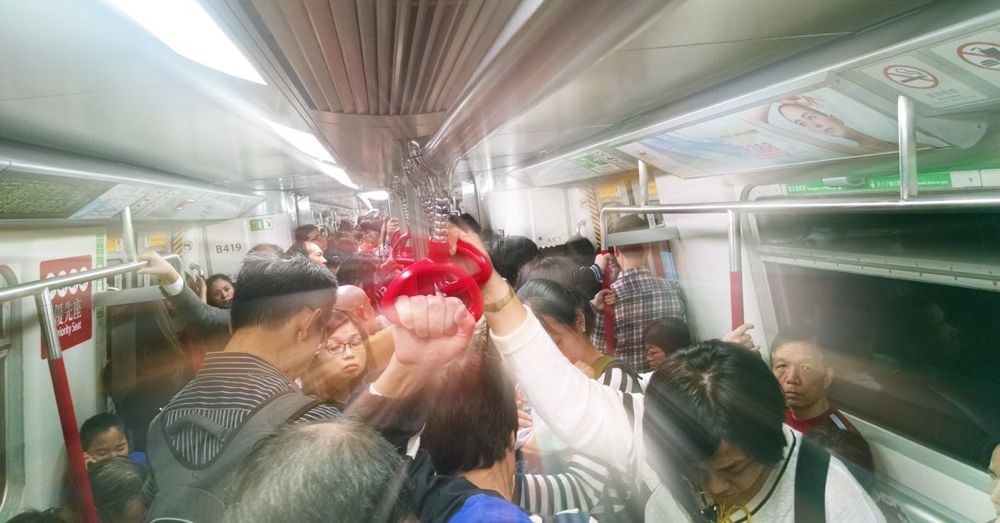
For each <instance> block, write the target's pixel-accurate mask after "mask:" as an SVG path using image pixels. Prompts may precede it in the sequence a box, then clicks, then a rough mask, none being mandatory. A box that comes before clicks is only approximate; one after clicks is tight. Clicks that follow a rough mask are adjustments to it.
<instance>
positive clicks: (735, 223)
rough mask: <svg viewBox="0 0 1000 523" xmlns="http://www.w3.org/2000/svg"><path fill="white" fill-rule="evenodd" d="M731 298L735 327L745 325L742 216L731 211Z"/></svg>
mask: <svg viewBox="0 0 1000 523" xmlns="http://www.w3.org/2000/svg"><path fill="white" fill-rule="evenodd" d="M728 214H729V300H730V303H731V309H730V310H731V311H732V321H733V329H736V328H737V327H739V326H740V325H743V321H744V318H743V255H742V252H741V236H740V216H739V215H738V214H736V213H735V212H733V211H729V212H728Z"/></svg>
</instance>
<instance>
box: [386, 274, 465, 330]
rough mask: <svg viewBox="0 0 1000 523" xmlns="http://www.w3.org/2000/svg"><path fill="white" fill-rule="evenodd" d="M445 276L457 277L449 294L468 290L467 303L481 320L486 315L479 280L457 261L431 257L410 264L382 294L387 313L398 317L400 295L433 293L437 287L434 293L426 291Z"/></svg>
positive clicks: (453, 278) (393, 317)
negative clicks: (457, 263) (396, 306)
mask: <svg viewBox="0 0 1000 523" xmlns="http://www.w3.org/2000/svg"><path fill="white" fill-rule="evenodd" d="M441 277H450V278H451V279H452V280H453V282H452V283H451V284H450V286H451V287H452V288H453V291H454V292H449V293H447V294H448V295H449V296H453V295H456V294H459V293H461V292H466V293H468V294H467V299H466V300H465V305H466V307H468V308H469V312H470V313H472V316H473V317H474V318H476V319H477V320H478V319H479V318H481V317H482V316H483V293H482V291H480V290H479V285H478V284H477V283H476V281H475V280H473V279H472V277H471V276H469V275H468V273H466V272H465V271H464V270H463V269H462V268H461V267H459V266H458V265H455V264H454V263H451V262H445V263H440V262H432V261H430V260H420V261H419V262H416V263H414V264H413V265H410V266H409V267H407V268H406V269H405V270H403V272H402V273H401V274H400V275H399V276H397V277H396V278H395V279H394V280H392V283H390V284H389V288H387V289H386V291H385V296H383V297H382V312H383V314H386V315H388V316H390V319H392V320H396V318H395V313H396V309H395V303H396V298H398V297H400V296H402V295H404V294H405V295H407V296H419V295H422V294H433V290H431V292H430V293H428V292H426V291H427V290H428V283H430V289H433V287H434V283H435V282H436V281H437V280H438V279H439V278H441Z"/></svg>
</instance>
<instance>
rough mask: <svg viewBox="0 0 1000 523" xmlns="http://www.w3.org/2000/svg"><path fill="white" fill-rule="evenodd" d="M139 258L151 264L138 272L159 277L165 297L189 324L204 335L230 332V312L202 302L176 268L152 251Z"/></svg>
mask: <svg viewBox="0 0 1000 523" xmlns="http://www.w3.org/2000/svg"><path fill="white" fill-rule="evenodd" d="M139 259H140V260H143V261H147V262H149V266H148V267H146V268H145V269H142V270H140V271H139V272H140V273H142V274H151V275H153V276H157V277H159V278H160V287H161V288H162V289H163V294H164V295H165V296H166V297H167V300H168V301H169V302H170V303H171V304H172V305H173V306H174V307H175V308H176V309H177V312H178V313H179V314H180V315H181V316H182V317H183V318H184V320H185V321H186V322H188V323H189V324H191V325H192V326H194V327H195V329H196V330H198V331H200V332H201V333H203V334H215V333H224V332H228V331H229V311H228V310H226V309H219V308H216V307H212V306H211V305H209V304H207V303H205V302H204V301H202V300H201V298H199V297H198V295H197V294H195V293H194V291H193V290H191V289H190V288H188V286H187V285H184V279H183V278H181V275H180V273H179V272H177V269H174V266H173V265H170V263H169V262H167V261H166V260H164V259H163V258H162V257H161V256H160V255H159V254H157V253H156V252H155V251H152V250H149V249H147V250H144V251H142V252H141V253H140V254H139Z"/></svg>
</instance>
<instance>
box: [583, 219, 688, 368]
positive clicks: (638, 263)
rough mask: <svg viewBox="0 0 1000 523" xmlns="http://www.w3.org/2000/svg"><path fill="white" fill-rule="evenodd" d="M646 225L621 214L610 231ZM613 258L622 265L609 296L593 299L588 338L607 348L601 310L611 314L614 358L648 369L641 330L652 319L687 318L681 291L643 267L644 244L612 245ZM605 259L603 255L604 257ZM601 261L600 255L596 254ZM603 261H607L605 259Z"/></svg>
mask: <svg viewBox="0 0 1000 523" xmlns="http://www.w3.org/2000/svg"><path fill="white" fill-rule="evenodd" d="M648 227H649V224H648V223H647V222H646V220H644V219H642V218H640V217H639V216H636V215H629V216H625V217H622V218H621V219H620V220H618V221H617V222H616V223H615V224H614V226H612V227H611V228H610V231H609V232H612V233H614V232H624V231H632V230H639V229H646V228H648ZM615 257H616V258H617V259H618V261H619V264H620V265H621V267H622V273H621V274H620V275H619V276H618V280H616V281H615V282H614V283H612V284H611V296H606V297H605V298H604V303H599V302H598V300H595V302H594V306H595V309H598V310H597V318H596V319H595V322H594V323H595V327H596V328H595V329H594V332H593V334H592V335H591V341H592V342H593V343H594V345H595V346H596V347H598V348H600V349H601V350H602V351H606V348H605V341H604V309H606V308H608V307H610V308H611V310H612V314H614V329H615V349H616V350H615V357H617V358H618V359H621V360H622V361H624V362H625V363H627V364H628V365H629V366H630V367H631V368H632V369H633V370H634V371H636V372H647V371H649V370H651V369H649V368H647V367H648V365H647V363H646V351H645V347H643V343H642V332H643V329H645V328H646V325H648V324H649V323H650V322H651V321H653V320H656V319H659V318H665V317H668V316H673V317H675V318H680V319H682V320H686V318H685V315H684V313H685V307H684V301H683V300H682V299H681V290H680V287H678V285H677V284H676V283H674V282H672V281H669V280H667V279H664V278H661V277H659V276H657V275H656V274H654V273H653V271H651V270H650V269H649V268H648V267H646V247H645V245H624V246H621V247H615ZM605 259H606V257H605ZM599 260H600V257H599ZM605 262H606V261H605Z"/></svg>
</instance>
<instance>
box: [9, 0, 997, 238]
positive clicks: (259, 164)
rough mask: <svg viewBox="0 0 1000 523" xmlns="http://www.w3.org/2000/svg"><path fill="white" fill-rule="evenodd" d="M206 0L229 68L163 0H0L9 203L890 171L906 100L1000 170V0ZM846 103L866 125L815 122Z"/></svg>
mask: <svg viewBox="0 0 1000 523" xmlns="http://www.w3.org/2000/svg"><path fill="white" fill-rule="evenodd" d="M187 3H189V4H190V5H191V11H190V13H189V14H188V15H186V17H185V21H186V23H188V24H189V25H190V26H191V27H209V28H211V27H212V26H214V24H217V26H218V27H219V28H221V30H222V31H223V32H224V34H218V35H216V39H217V41H218V40H219V39H221V40H223V44H225V41H228V42H231V44H228V45H230V46H231V45H235V48H230V49H228V51H227V50H225V49H223V51H220V53H221V54H222V55H224V56H228V57H229V59H230V62H229V63H230V64H232V63H236V64H237V65H235V66H232V67H230V68H229V70H228V71H227V72H222V71H220V70H218V67H219V66H218V65H212V64H211V63H209V66H206V65H203V63H202V62H204V61H205V60H208V61H209V62H211V60H212V59H211V58H208V59H205V58H203V57H197V56H193V55H191V54H190V53H189V51H190V49H191V47H192V43H191V42H180V43H177V42H171V41H170V40H169V37H167V38H166V39H162V38H164V33H165V32H169V30H170V27H168V26H169V25H170V24H169V20H164V19H163V17H160V18H158V17H157V13H156V12H155V10H153V11H151V10H150V9H148V8H142V7H136V6H137V5H140V6H141V4H142V3H135V2H129V1H126V0H116V1H109V2H70V1H57V0H46V1H38V2H5V3H3V5H0V52H2V57H3V70H4V74H3V75H2V78H0V140H2V142H0V193H2V194H4V195H5V196H4V197H3V199H2V200H0V220H2V221H3V222H5V223H13V222H15V221H22V220H26V219H48V220H67V221H70V222H77V221H81V222H86V221H87V220H101V219H103V220H106V219H110V218H111V217H113V216H114V215H115V214H117V213H118V212H119V211H121V210H122V209H123V208H124V207H125V206H126V205H132V206H133V207H136V208H137V211H138V212H135V218H136V219H139V220H142V219H158V220H160V219H174V220H194V219H226V218H233V217H236V216H240V215H242V214H244V213H246V212H247V211H249V210H250V209H252V208H253V207H254V206H255V205H256V204H257V203H259V202H260V201H261V200H262V199H263V197H262V196H261V194H264V192H265V191H286V192H294V193H296V194H299V195H303V196H308V197H310V198H311V199H312V200H313V201H316V202H323V203H329V204H339V205H343V206H347V207H352V208H353V207H354V206H355V202H356V200H355V199H354V197H353V195H354V194H355V193H358V192H361V191H365V190H372V189H380V188H385V187H387V186H389V185H390V182H391V179H392V177H394V176H399V175H400V174H401V164H402V162H401V160H402V158H404V157H405V156H407V155H410V154H418V155H420V156H422V157H423V158H424V159H426V160H427V162H428V163H429V165H432V166H434V167H436V168H438V169H440V170H442V171H448V172H451V173H452V178H453V180H472V181H476V182H478V185H479V186H480V188H481V190H488V189H489V188H504V187H510V188H516V187H523V186H546V185H556V184H565V183H570V182H579V181H583V180H589V179H593V178H598V177H601V176H606V175H614V174H616V173H621V172H626V171H629V170H631V169H633V168H634V166H635V164H636V161H637V160H638V159H644V160H646V161H647V162H648V163H649V164H651V165H652V166H654V167H655V168H657V169H659V171H662V172H666V173H669V174H672V175H675V176H679V177H682V178H690V177H700V176H729V177H731V178H732V179H733V181H734V182H735V183H747V184H765V183H773V182H775V181H788V180H796V179H802V178H813V179H817V178H822V177H828V176H843V175H845V174H855V175H865V174H885V173H892V172H895V171H896V170H897V167H896V165H897V158H896V147H895V143H894V142H895V138H894V137H893V136H894V133H895V132H896V131H895V129H896V119H895V112H896V98H897V97H898V96H899V95H901V94H902V95H907V96H910V97H911V98H912V99H913V100H914V102H915V104H916V108H917V115H918V117H917V122H916V127H917V131H918V145H919V146H920V147H921V152H920V155H919V161H920V168H921V170H922V171H923V170H925V169H944V170H949V169H951V170H961V169H963V168H975V169H982V168H990V167H1000V165H998V164H997V162H996V159H995V155H993V154H992V153H993V151H995V150H996V146H997V145H998V140H1000V138H998V132H997V131H996V129H995V125H991V123H994V122H995V120H996V110H997V100H998V99H1000V81H998V79H997V78H996V77H997V76H1000V73H997V69H998V68H1000V61H998V60H1000V57H992V56H990V55H989V52H988V51H983V50H982V49H980V48H975V47H973V46H971V45H969V44H975V43H976V42H996V41H997V37H1000V11H997V10H996V3H995V2H992V1H951V2H948V1H937V2H928V1H880V2H870V1H868V0H845V1H841V2H827V1H821V0H810V1H802V0H768V1H756V2H732V3H729V5H727V6H726V9H719V8H718V4H717V3H715V2H710V1H687V2H684V1H675V2H662V3H655V2H633V3H625V4H622V3H618V2H568V1H567V2H540V1H537V0H532V1H528V0H524V1H517V0H502V1H496V2H474V1H452V2H435V1H420V2H397V1H392V0H385V1H383V0H379V1H372V2H352V1H334V2H308V1H302V0H289V1H280V2H279V1H277V0H209V1H205V2H202V3H201V5H202V6H203V7H204V10H203V11H202V10H201V8H199V7H198V5H199V4H197V3H196V2H194V1H193V0H188V2H187ZM213 21H214V24H213ZM144 24H145V25H144ZM154 34H156V36H154ZM185 45H186V46H187V47H185ZM197 45H205V44H195V46H197ZM213 45H214V44H213ZM222 47H223V48H224V47H225V45H223V46H222ZM175 49H176V50H175ZM185 52H188V55H185V54H184V53H185ZM227 52H228V53H229V54H228V55H226V53H227ZM984 53H985V54H984ZM234 54H235V56H236V58H235V59H233V56H234ZM240 56H242V57H244V58H245V60H246V61H247V62H249V63H244V64H242V65H240ZM199 60H200V61H199ZM213 67H216V68H213ZM233 67H235V69H234V68H233ZM222 68H223V69H226V67H222ZM795 111H799V112H800V113H802V114H799V115H795V114H792V113H793V112H795ZM829 115H836V116H834V117H832V118H831V119H830V120H827V123H830V122H831V121H832V124H831V125H836V126H839V127H838V128H839V129H841V130H843V132H846V133H851V136H848V137H847V138H844V137H842V136H841V137H838V136H830V134H831V131H826V132H819V133H812V134H810V132H809V131H803V130H802V125H803V124H806V123H808V122H806V121H805V119H808V118H816V117H819V116H827V117H828V118H829ZM720 128H723V129H728V131H720ZM720 132H722V133H723V134H725V133H727V132H728V133H729V136H728V137H729V138H733V137H734V136H736V137H737V138H733V139H731V140H729V143H716V142H718V140H716V142H712V140H711V137H712V136H716V137H718V136H719V135H720ZM823 134H827V135H828V136H822V135H823ZM739 135H745V136H746V138H745V139H743V138H739V137H738V136H739ZM761 137H767V139H768V140H769V141H770V142H771V143H768V141H766V140H762V139H761ZM858 137H860V138H858ZM851 138H854V139H853V140H852V139H851ZM411 140H412V141H415V144H416V145H415V146H414V145H411V144H409V143H408V142H409V141H411ZM773 143H777V144H779V145H781V147H779V148H777V149H775V150H774V151H773V154H772V151H769V150H767V148H768V147H771V146H772V144H773ZM487 180H488V183H484V182H486V181H487ZM43 196H44V198H43Z"/></svg>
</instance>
